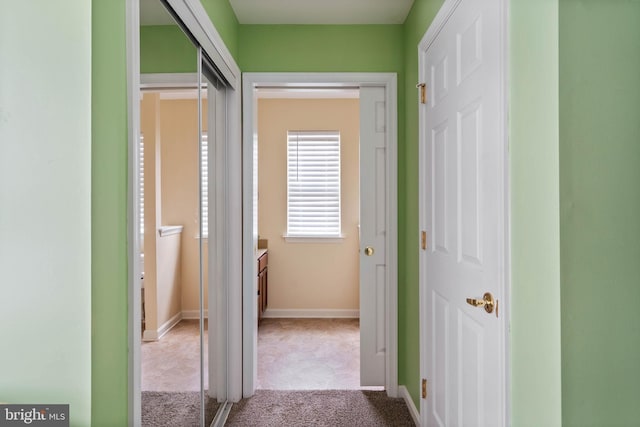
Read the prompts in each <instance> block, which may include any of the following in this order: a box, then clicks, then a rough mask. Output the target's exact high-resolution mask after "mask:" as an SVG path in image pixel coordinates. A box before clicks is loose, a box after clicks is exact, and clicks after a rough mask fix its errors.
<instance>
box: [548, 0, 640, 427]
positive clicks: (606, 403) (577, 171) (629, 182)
mask: <svg viewBox="0 0 640 427" xmlns="http://www.w3.org/2000/svg"><path fill="white" fill-rule="evenodd" d="M638 22H640V2H638V1H628V0H616V1H607V2H605V1H596V0H561V1H560V53H561V55H560V107H561V109H560V137H561V139H560V140H561V145H560V166H561V169H560V171H561V174H560V190H561V193H560V194H561V199H560V201H561V204H560V207H561V222H560V227H561V228H560V231H561V237H562V240H561V261H562V264H561V266H562V270H561V271H562V337H563V339H562V404H563V407H562V409H563V425H565V426H576V427H577V426H580V427H582V426H585V427H587V426H594V427H595V426H605V425H606V426H631V425H638V423H639V422H640V421H639V420H640V405H639V404H638V402H639V399H640V362H639V360H640V357H639V354H640V310H639V309H638V302H639V301H640V262H638V261H639V260H640V220H639V218H640V166H639V165H640V120H639V118H640V81H639V77H640V25H638Z"/></svg>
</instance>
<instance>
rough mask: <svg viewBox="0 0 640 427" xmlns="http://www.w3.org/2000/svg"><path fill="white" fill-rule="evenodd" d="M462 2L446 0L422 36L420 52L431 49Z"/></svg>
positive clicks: (460, 0)
mask: <svg viewBox="0 0 640 427" xmlns="http://www.w3.org/2000/svg"><path fill="white" fill-rule="evenodd" d="M500 1H502V0H500ZM460 2H462V0H445V2H444V4H443V5H442V7H440V10H439V11H438V13H437V14H436V17H435V18H433V21H432V22H431V25H429V28H428V29H427V32H426V33H425V34H424V36H422V39H421V40H420V43H419V44H418V53H421V52H424V51H426V50H427V49H429V47H430V46H431V44H432V43H433V42H434V41H435V39H436V37H437V36H438V34H440V31H442V28H443V27H444V25H445V24H446V23H447V21H448V20H449V18H450V17H451V15H452V14H453V12H454V11H455V10H456V8H457V7H458V5H459V4H460ZM420 64H421V63H419V64H418V66H420ZM418 76H420V74H419V75H418Z"/></svg>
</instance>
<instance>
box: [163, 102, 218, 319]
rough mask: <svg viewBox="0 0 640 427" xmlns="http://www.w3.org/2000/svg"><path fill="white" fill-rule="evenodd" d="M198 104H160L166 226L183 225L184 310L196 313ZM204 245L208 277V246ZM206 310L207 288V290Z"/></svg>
mask: <svg viewBox="0 0 640 427" xmlns="http://www.w3.org/2000/svg"><path fill="white" fill-rule="evenodd" d="M197 107H198V103H197V100H196V99H163V100H161V101H160V135H161V139H162V150H161V156H162V221H163V225H182V226H183V227H184V229H183V231H182V251H181V254H182V257H181V271H182V275H181V278H182V291H181V309H182V311H183V312H189V313H187V315H190V314H192V313H193V311H194V310H198V308H199V286H198V284H199V275H200V273H199V265H200V261H199V248H198V244H199V240H198V235H199V228H200V227H199V220H198V217H199V205H198V197H199V196H198V194H199V193H198V173H199V172H198V171H199V167H200V166H199V160H198V108H197ZM202 107H203V127H204V129H205V130H206V129H207V125H206V111H207V103H206V101H203V103H202ZM206 242H207V241H206V240H205V241H204V246H203V249H204V254H203V259H204V260H205V265H204V267H205V276H204V283H206V280H207V277H206V259H207V251H206V249H207V244H206ZM204 304H205V308H206V305H207V287H206V286H205V297H204Z"/></svg>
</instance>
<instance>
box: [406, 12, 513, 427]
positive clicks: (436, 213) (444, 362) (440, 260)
mask: <svg viewBox="0 0 640 427" xmlns="http://www.w3.org/2000/svg"><path fill="white" fill-rule="evenodd" d="M505 17H506V15H505V13H504V2H503V1H501V0H500V1H499V0H452V1H447V2H446V3H445V4H444V5H443V7H442V9H441V11H440V13H439V14H438V16H437V17H436V20H434V23H433V24H432V27H430V28H429V30H428V31H427V34H426V35H425V38H424V39H423V41H422V42H421V44H420V48H419V57H420V60H419V65H420V74H419V75H420V81H421V82H424V83H426V86H427V102H426V104H424V105H420V142H419V149H420V155H419V156H420V160H419V162H420V227H421V230H424V231H425V232H426V235H427V239H426V244H427V245H426V250H421V253H420V329H421V333H420V336H421V346H420V363H421V373H422V378H424V379H426V380H427V381H428V382H427V393H428V397H427V398H426V399H422V400H421V404H420V406H421V409H420V414H421V423H422V424H423V425H429V426H431V425H433V426H454V425H473V426H492V427H493V426H504V425H507V418H506V411H507V409H506V408H507V405H506V378H507V373H506V366H507V360H506V345H505V342H506V329H505V325H506V310H505V306H506V304H505V303H506V302H507V301H508V299H507V294H506V289H507V274H506V272H507V268H508V265H507V264H508V263H507V256H506V241H507V240H506V236H507V234H508V230H507V226H506V224H507V215H506V212H507V208H506V206H507V196H506V194H507V192H506V188H507V185H506V182H507V178H506V176H507V173H506V171H507V169H506V152H507V148H506V147H507V144H506V132H505V114H504V112H505V109H506V108H505V105H506V102H505V96H504V92H505V83H504V82H505V72H504V71H505V65H504V64H505V62H504V53H505V31H504V28H505V26H504V23H505V19H506V18H505ZM485 292H490V293H491V294H492V295H493V297H494V298H495V299H497V300H498V305H497V308H496V309H495V310H494V311H493V312H492V313H487V312H486V311H485V310H484V309H483V307H476V306H472V305H470V304H469V303H467V301H466V299H467V298H473V299H482V298H483V294H484V293H485Z"/></svg>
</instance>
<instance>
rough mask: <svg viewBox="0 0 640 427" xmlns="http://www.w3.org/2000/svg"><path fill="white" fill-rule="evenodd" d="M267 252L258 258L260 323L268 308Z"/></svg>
mask: <svg viewBox="0 0 640 427" xmlns="http://www.w3.org/2000/svg"><path fill="white" fill-rule="evenodd" d="M267 261H268V254H267V252H265V253H263V254H262V255H261V256H260V257H259V258H258V324H260V321H261V320H262V315H263V314H264V311H265V310H266V309H267V301H268V300H267V296H268V286H269V283H268V282H269V281H268V274H267V271H268V269H267Z"/></svg>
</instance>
